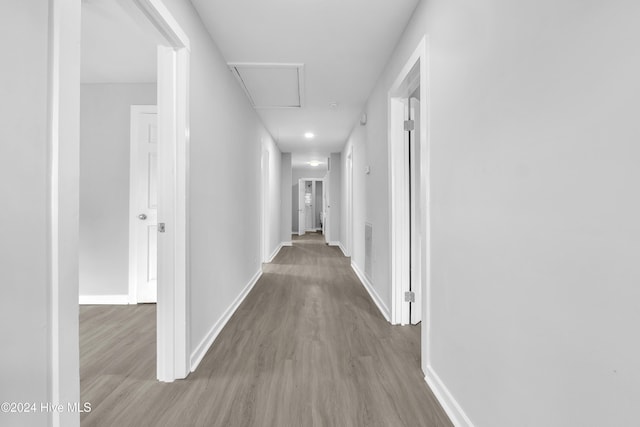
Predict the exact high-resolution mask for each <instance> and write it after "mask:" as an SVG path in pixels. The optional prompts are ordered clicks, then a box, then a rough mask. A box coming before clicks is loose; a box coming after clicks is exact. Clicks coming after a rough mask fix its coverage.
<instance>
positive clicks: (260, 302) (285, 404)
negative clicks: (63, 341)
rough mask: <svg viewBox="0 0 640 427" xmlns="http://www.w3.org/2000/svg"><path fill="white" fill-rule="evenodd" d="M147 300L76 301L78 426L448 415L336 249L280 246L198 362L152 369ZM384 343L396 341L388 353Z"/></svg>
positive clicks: (416, 351)
mask: <svg viewBox="0 0 640 427" xmlns="http://www.w3.org/2000/svg"><path fill="white" fill-rule="evenodd" d="M155 323H156V321H155V306H154V305H138V306H82V307H81V309H80V347H81V349H80V367H81V368H80V378H81V397H82V399H81V400H82V401H83V402H91V404H92V408H93V410H92V411H91V412H90V413H85V414H83V415H82V418H81V422H82V425H83V426H118V427H120V426H138V427H140V426H180V427H182V426H225V427H229V426H269V427H271V426H275V427H287V426H292V427H301V426H305V427H306V426H323V427H324V426H392V427H396V426H407V427H417V426H425V427H440V426H452V424H451V423H450V421H449V420H448V418H447V416H446V414H445V413H444V411H443V410H442V408H441V407H440V406H439V404H438V403H437V401H436V399H435V398H434V396H433V395H432V393H431V391H430V390H429V389H428V387H427V385H426V383H425V381H424V379H423V375H422V372H421V370H420V327H419V326H404V327H400V326H390V325H389V323H388V322H387V321H386V320H385V319H384V318H383V317H382V315H381V314H380V313H379V311H378V309H377V307H376V306H375V304H374V303H373V301H372V300H371V298H370V297H369V295H368V294H367V292H366V290H365V289H364V288H363V287H362V285H361V284H360V282H359V281H358V279H357V277H356V276H355V275H354V273H353V272H352V270H351V268H350V266H349V259H348V258H345V257H344V256H342V253H341V252H340V250H339V249H338V248H335V247H329V246H327V245H325V244H324V240H323V239H322V236H320V235H318V234H315V233H312V234H309V235H305V236H301V237H300V238H296V239H295V240H294V246H293V247H285V248H283V249H282V250H281V251H280V253H279V254H278V256H277V257H276V258H275V259H274V261H273V262H272V263H271V264H266V265H265V267H264V274H263V276H262V278H261V279H260V280H259V281H258V283H257V284H256V286H255V287H254V289H253V290H252V291H251V293H250V294H249V295H248V296H247V298H246V299H245V301H244V302H243V303H242V305H241V306H240V307H239V308H238V310H237V311H236V313H235V314H234V315H233V317H232V318H231V320H230V321H229V323H228V324H227V326H226V327H225V328H224V329H223V331H222V332H221V333H220V335H219V336H218V338H217V340H216V342H215V343H214V345H213V347H212V348H211V349H210V351H209V352H208V353H207V355H206V356H205V357H204V359H203V360H202V362H201V364H200V366H199V367H198V369H197V370H196V372H194V373H192V374H191V375H189V377H188V378H187V379H186V380H181V381H176V382H174V383H171V384H163V383H159V382H157V381H156V380H155V369H156V368H155ZM390 345H393V346H394V347H395V346H398V347H401V348H402V351H400V352H393V351H392V350H391V349H390V348H389V347H390Z"/></svg>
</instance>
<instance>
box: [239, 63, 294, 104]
mask: <svg viewBox="0 0 640 427" xmlns="http://www.w3.org/2000/svg"><path fill="white" fill-rule="evenodd" d="M228 65H229V68H230V69H231V71H232V72H233V74H234V75H235V76H236V78H237V79H238V82H239V83H240V85H241V86H242V88H243V89H244V92H245V93H246V94H247V97H248V98H249V100H250V101H251V104H252V105H253V107H254V108H301V107H302V106H303V105H304V64H269V63H229V64H228Z"/></svg>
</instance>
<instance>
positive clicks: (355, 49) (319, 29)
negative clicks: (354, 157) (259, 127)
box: [191, 0, 419, 165]
mask: <svg viewBox="0 0 640 427" xmlns="http://www.w3.org/2000/svg"><path fill="white" fill-rule="evenodd" d="M191 1H192V3H193V4H194V6H195V7H196V9H197V10H198V12H199V14H200V16H201V17H202V20H203V22H204V23H205V25H206V27H207V28H208V30H209V32H210V34H211V36H212V37H213V39H214V41H215V42H216V44H217V45H218V47H219V48H220V49H221V51H222V54H223V55H224V56H225V58H226V60H227V62H230V63H237V62H238V63H243V62H258V63H303V64H304V83H305V84H304V86H305V87H304V98H305V99H304V104H303V107H302V108H287V109H257V112H258V114H259V115H260V116H261V117H262V120H263V121H264V123H265V125H266V126H267V128H268V130H269V131H270V132H271V134H272V135H273V137H274V138H275V139H276V141H277V142H278V145H279V146H280V149H281V150H282V151H284V152H293V153H296V154H298V155H296V156H294V157H293V159H292V160H293V162H294V163H298V165H302V164H304V163H305V162H306V161H309V160H313V159H317V157H318V156H320V155H322V156H323V157H325V158H326V157H327V155H328V153H330V152H338V151H340V150H341V149H342V147H343V145H344V143H345V141H346V140H347V138H348V136H349V133H350V131H351V129H352V128H353V126H354V125H355V124H356V123H357V121H358V119H359V117H360V115H361V112H362V109H363V106H364V103H365V102H366V100H367V97H368V95H369V93H370V92H371V90H372V89H373V86H374V84H375V82H376V80H377V78H378V76H379V75H380V73H381V72H382V69H383V67H384V65H385V64H386V62H387V59H388V57H389V55H390V54H391V52H392V50H393V48H394V46H395V45H396V43H397V41H398V39H399V37H400V35H401V33H402V31H403V29H404V27H405V26H406V24H407V21H408V20H409V18H410V16H411V13H412V12H413V10H414V9H415V7H416V5H417V4H418V1H419V0H234V1H211V0H191ZM332 102H337V103H338V104H339V105H338V107H337V108H330V106H329V104H330V103H332ZM308 131H310V132H313V133H314V134H315V135H316V136H315V138H314V139H312V140H307V139H305V138H304V136H303V135H304V133H305V132H308ZM312 152H315V154H312ZM317 160H320V159H317Z"/></svg>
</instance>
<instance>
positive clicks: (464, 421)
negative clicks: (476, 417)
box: [424, 366, 473, 427]
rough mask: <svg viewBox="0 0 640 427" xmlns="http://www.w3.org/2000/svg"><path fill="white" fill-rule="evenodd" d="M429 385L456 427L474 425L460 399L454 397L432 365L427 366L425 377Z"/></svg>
mask: <svg viewBox="0 0 640 427" xmlns="http://www.w3.org/2000/svg"><path fill="white" fill-rule="evenodd" d="M424 380H425V381H426V382H427V385H428V386H429V388H430V389H431V391H432V392H433V395H434V396H435V397H436V399H438V402H439V403H440V406H442V409H444V411H445V412H446V413H447V415H448V416H449V419H450V420H451V422H452V423H453V425H454V426H456V427H473V423H472V422H471V420H470V419H469V417H467V414H465V413H464V411H463V410H462V407H460V404H458V401H457V400H456V399H455V398H454V397H453V395H452V394H451V392H450V391H449V389H448V388H447V387H446V386H445V385H444V383H443V382H442V380H441V379H440V377H439V376H438V374H436V373H435V371H434V370H433V368H432V367H431V366H427V373H426V376H425V377H424Z"/></svg>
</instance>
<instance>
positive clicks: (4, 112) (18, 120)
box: [0, 1, 50, 426]
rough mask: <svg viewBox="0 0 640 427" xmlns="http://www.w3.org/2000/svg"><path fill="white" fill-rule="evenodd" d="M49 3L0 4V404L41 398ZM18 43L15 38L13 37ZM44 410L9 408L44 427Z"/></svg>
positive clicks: (12, 417) (0, 421) (8, 422)
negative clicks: (0, 55) (30, 411)
mask: <svg viewBox="0 0 640 427" xmlns="http://www.w3.org/2000/svg"><path fill="white" fill-rule="evenodd" d="M48 19H49V17H48V7H47V2H21V1H11V2H2V3H0V44H1V46H2V52H3V55H4V57H5V59H3V61H2V64H3V65H2V67H0V200H2V208H1V209H0V325H2V331H3V335H2V350H0V402H27V401H29V402H30V401H37V402H46V401H48V400H49V398H50V396H49V394H48V391H47V381H48V380H47V379H48V377H49V375H50V367H49V366H50V358H49V356H48V352H49V349H48V330H47V324H48V321H49V319H48V313H47V307H48V297H47V294H48V252H47V247H48V241H47V235H48V217H47V212H48V207H47V203H48V187H47V184H48V180H49V176H48V173H47V169H48V158H47V90H48V88H47V55H48V52H47V51H48V48H47V32H48ZM17 41H18V42H17ZM47 418H48V416H47V414H44V413H35V414H26V415H25V414H6V413H4V412H0V425H3V426H42V425H46V423H47Z"/></svg>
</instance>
